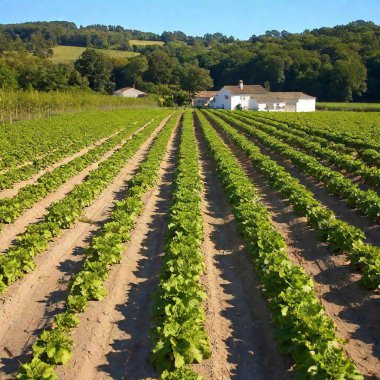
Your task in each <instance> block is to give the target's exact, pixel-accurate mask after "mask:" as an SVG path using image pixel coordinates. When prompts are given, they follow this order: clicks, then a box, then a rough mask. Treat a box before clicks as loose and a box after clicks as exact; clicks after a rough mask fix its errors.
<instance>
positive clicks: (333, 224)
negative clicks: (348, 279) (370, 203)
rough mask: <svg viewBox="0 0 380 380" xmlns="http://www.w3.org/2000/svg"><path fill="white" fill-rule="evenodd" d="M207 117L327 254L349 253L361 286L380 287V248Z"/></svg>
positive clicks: (225, 126) (216, 120)
mask: <svg viewBox="0 0 380 380" xmlns="http://www.w3.org/2000/svg"><path fill="white" fill-rule="evenodd" d="M207 116H208V117H209V118H210V120H212V121H213V123H214V125H215V126H217V127H218V128H220V129H221V130H223V131H224V132H225V133H226V135H228V136H229V137H230V138H231V140H232V141H233V142H234V143H235V144H236V145H237V146H238V147H239V148H241V149H242V150H243V151H244V152H245V154H246V155H247V156H248V157H249V159H250V160H251V162H252V164H253V166H254V167H255V168H256V169H257V170H259V171H260V172H261V173H263V174H264V176H265V177H266V178H267V179H268V182H269V183H270V185H271V186H272V187H274V188H275V189H277V190H279V191H280V193H281V194H282V196H283V197H284V198H286V199H287V200H288V201H289V202H290V203H291V204H292V205H293V208H294V211H295V212H296V213H297V214H299V215H302V216H306V217H307V218H308V221H309V223H310V225H311V226H312V227H313V228H315V229H316V230H317V231H318V233H319V239H320V240H321V241H324V242H327V243H329V247H330V249H331V251H342V252H346V253H348V254H349V258H350V260H351V263H352V264H354V265H357V266H358V267H360V269H361V271H362V278H361V283H362V284H363V285H364V286H366V287H368V288H378V287H379V286H380V247H376V246H372V245H368V244H365V243H364V239H365V235H364V232H363V231H362V230H360V229H358V228H356V227H354V226H352V225H350V224H348V223H345V222H344V221H342V220H338V219H336V217H335V215H334V213H333V212H332V211H331V210H329V209H327V208H326V207H324V206H323V205H322V204H321V203H320V202H319V201H317V200H316V199H315V198H314V195H313V193H312V192H310V191H309V190H308V189H307V188H306V187H305V186H303V185H302V184H300V183H299V181H298V180H297V179H296V178H294V177H292V176H291V175H290V174H289V173H288V172H287V171H286V170H285V169H284V168H283V167H282V166H281V165H279V164H277V163H276V162H275V161H273V160H271V159H270V158H269V157H268V156H266V155H264V154H262V153H261V151H260V149H259V148H258V147H257V146H255V145H254V143H252V142H251V141H249V140H248V139H247V138H246V137H244V136H243V135H242V134H241V133H239V132H238V131H236V129H234V128H233V127H231V126H230V125H228V124H227V123H226V122H224V121H223V120H222V119H220V118H218V117H217V116H215V115H214V114H210V113H208V114H207Z"/></svg>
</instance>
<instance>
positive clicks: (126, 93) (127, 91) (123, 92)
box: [113, 87, 147, 98]
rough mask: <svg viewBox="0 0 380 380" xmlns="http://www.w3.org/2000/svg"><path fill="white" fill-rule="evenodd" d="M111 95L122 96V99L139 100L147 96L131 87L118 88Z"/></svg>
mask: <svg viewBox="0 0 380 380" xmlns="http://www.w3.org/2000/svg"><path fill="white" fill-rule="evenodd" d="M113 94H114V95H115V96H123V97H124V98H141V97H143V96H146V95H147V94H146V93H145V92H142V91H139V90H137V89H136V88H133V87H124V88H120V89H119V90H116V91H115V92H114V93H113Z"/></svg>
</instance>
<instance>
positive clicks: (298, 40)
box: [0, 20, 380, 102]
mask: <svg viewBox="0 0 380 380" xmlns="http://www.w3.org/2000/svg"><path fill="white" fill-rule="evenodd" d="M137 41H138V42H137ZM62 45H63V46H65V47H61V46H62ZM57 46H58V47H57ZM72 46H76V47H77V48H78V49H76V50H75V54H74V48H72ZM80 48H82V49H84V48H95V49H103V50H104V51H105V52H107V53H106V54H111V55H115V54H118V57H126V56H128V57H132V55H133V54H129V55H128V54H127V53H125V52H130V53H132V52H133V53H140V54H141V56H142V57H143V58H141V59H140V60H137V61H135V62H133V63H131V64H129V66H128V67H113V70H111V71H112V72H111V74H110V80H111V81H113V82H114V84H115V86H116V87H121V86H126V85H133V84H135V85H139V86H140V87H142V88H143V89H144V90H146V91H149V92H160V91H162V90H160V89H158V88H157V86H158V87H159V86H162V85H166V86H169V87H171V90H170V91H172V90H173V86H174V87H176V86H177V87H180V88H181V89H183V90H185V91H190V92H196V91H199V90H204V89H208V88H215V89H219V88H221V87H222V86H223V85H224V84H235V83H237V82H238V80H240V79H242V80H244V82H245V83H255V84H261V85H263V86H265V87H267V88H270V89H271V90H272V91H302V92H305V93H308V94H310V95H313V96H316V97H317V98H318V100H319V101H343V102H347V101H353V100H354V101H367V102H368V101H370V102H373V101H380V26H379V25H376V24H375V23H373V22H366V21H362V20H358V21H354V22H351V23H349V24H347V25H338V26H336V27H333V28H326V27H322V28H318V29H313V30H305V31H304V32H302V33H289V32H287V31H281V32H280V31H277V30H269V31H267V32H266V33H265V34H263V35H260V36H256V35H252V36H251V38H250V39H249V41H238V40H235V39H234V38H233V37H227V36H225V35H223V34H222V33H213V34H211V33H207V34H205V35H204V36H201V37H199V36H188V35H186V34H185V33H183V32H181V31H175V32H163V33H162V34H161V35H158V34H155V33H150V32H142V31H138V30H131V29H125V28H123V27H121V26H106V25H90V26H86V27H82V26H81V27H77V26H76V25H75V24H74V23H70V22H64V21H60V22H58V21H57V22H35V23H24V24H13V25H0V51H22V50H26V51H28V52H31V53H32V54H34V55H35V56H36V57H39V58H41V59H43V58H44V57H49V56H51V55H52V54H53V58H52V60H53V62H69V61H70V62H71V61H72V60H74V59H75V58H77V57H78V53H79V52H80V51H81V50H80ZM64 49H68V51H69V53H68V54H66V52H65V53H64V54H63V55H62V54H61V53H62V51H63V50H64ZM109 49H112V50H111V51H112V53H109V52H108V50H109ZM70 50H72V51H70ZM117 50H120V51H122V52H121V53H116V51H117ZM54 51H55V52H56V55H55V57H54ZM67 57H70V58H67ZM18 61H19V60H18ZM49 61H50V60H49ZM3 65H6V68H5V69H4V70H5V71H6V72H7V75H5V77H7V76H9V75H10V76H11V77H12V78H10V79H9V78H8V79H7V80H5V79H2V81H3V83H2V85H3V86H4V83H5V85H6V86H8V85H10V84H11V85H18V86H20V87H22V88H24V87H26V85H25V84H22V83H21V84H20V75H19V74H18V73H17V72H18V71H19V70H21V69H20V67H18V66H17V65H16V66H17V67H16V68H15V64H14V62H10V63H8V62H7V61H5V62H4V63H3ZM39 65H41V66H44V68H45V69H44V70H47V71H49V72H50V71H56V69H54V68H51V67H49V66H47V65H46V64H44V63H43V62H40V63H39ZM46 66H47V67H46ZM15 70H16V71H17V72H15V73H14V75H11V74H8V72H9V71H11V72H14V71H15ZM27 70H29V68H28V69H27ZM70 75H71V74H70ZM73 75H74V76H75V77H77V74H76V73H74V74H73ZM2 78H4V74H3V75H2ZM16 82H18V83H17V84H16ZM78 82H80V83H81V81H80V80H79V81H78V80H75V81H74V83H78ZM67 83H68V85H69V86H70V84H69V81H67ZM27 86H32V87H33V88H35V89H42V90H45V89H46V88H45V87H46V86H45V85H38V84H34V83H28V84H27ZM44 86H45V87H44ZM59 88H60V86H55V85H54V86H53V89H59ZM109 88H111V87H109ZM49 89H50V88H49ZM165 91H166V90H165ZM165 91H164V92H165ZM167 91H169V90H167ZM167 91H166V92H167ZM166 95H170V94H166Z"/></svg>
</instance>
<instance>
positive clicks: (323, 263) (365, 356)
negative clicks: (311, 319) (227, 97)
mask: <svg viewBox="0 0 380 380" xmlns="http://www.w3.org/2000/svg"><path fill="white" fill-rule="evenodd" d="M220 135H221V137H222V138H223V139H224V141H225V142H226V144H227V145H228V146H229V147H230V148H231V149H232V151H233V152H234V154H235V156H236V157H237V158H238V160H239V162H240V163H241V165H242V167H243V168H244V169H245V171H246V173H247V174H248V175H249V176H250V178H252V181H253V183H254V184H255V186H256V188H257V189H258V191H259V192H260V195H261V199H262V201H263V202H264V204H265V205H266V206H267V207H268V209H269V210H270V212H271V216H272V221H273V223H274V225H275V226H276V228H277V229H278V231H279V232H280V233H281V234H282V235H283V237H284V238H285V240H286V243H287V251H288V254H289V257H290V258H291V259H292V261H293V262H294V263H295V264H297V265H300V266H302V267H303V268H304V269H305V271H306V272H307V273H308V274H309V275H310V276H312V278H313V280H314V282H315V291H316V294H317V296H318V297H319V298H320V300H321V302H322V304H323V306H324V307H325V309H326V312H327V314H328V315H329V316H330V318H332V320H333V321H334V323H335V325H336V326H337V334H338V336H340V337H341V338H343V339H347V340H348V341H347V344H346V345H345V350H346V352H347V354H348V355H349V356H350V357H351V358H352V359H353V360H354V361H355V363H356V365H357V366H358V368H359V370H360V371H361V372H362V373H363V375H365V377H366V379H375V378H380V320H379V315H380V302H379V301H380V294H379V293H378V292H370V291H367V290H365V289H363V288H362V287H360V286H359V284H358V280H359V278H360V274H359V273H358V272H354V271H352V270H351V269H350V267H349V263H348V262H347V259H346V257H345V256H344V255H342V254H340V255H331V254H330V253H329V251H328V249H327V245H326V244H323V243H320V242H319V241H318V240H317V233H316V231H314V230H313V229H311V228H310V227H309V226H308V224H307V220H306V218H302V217H299V216H297V215H296V214H295V213H294V211H293V209H292V208H291V206H289V204H288V203H287V202H286V200H283V199H282V198H281V196H280V194H279V192H278V191H276V190H274V189H272V188H271V187H270V185H269V184H268V182H267V181H266V179H265V178H264V176H263V175H261V174H260V173H259V172H258V171H256V170H255V169H254V168H253V166H252V164H251V162H250V160H249V159H247V157H246V156H245V154H244V153H243V152H242V151H240V150H239V149H238V148H236V147H235V146H234V145H233V144H232V143H231V141H230V140H229V139H228V138H227V137H226V136H225V135H223V134H222V133H220Z"/></svg>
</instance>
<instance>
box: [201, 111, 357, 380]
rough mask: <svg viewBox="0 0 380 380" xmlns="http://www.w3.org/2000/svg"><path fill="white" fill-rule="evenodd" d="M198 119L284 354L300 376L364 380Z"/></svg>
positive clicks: (234, 165) (248, 187)
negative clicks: (291, 361)
mask: <svg viewBox="0 0 380 380" xmlns="http://www.w3.org/2000/svg"><path fill="white" fill-rule="evenodd" d="M197 119H198V121H199V123H200V126H201V129H202V131H203V135H204V137H205V139H206V141H207V144H208V146H209V148H210V150H211V154H212V156H213V157H214V159H215V161H216V163H217V168H218V175H219V177H220V179H221V180H222V184H223V186H224V189H225V191H226V193H227V195H228V197H229V200H230V203H231V205H232V208H233V212H234V215H235V218H236V221H237V223H238V228H239V232H240V233H241V235H242V236H243V238H244V242H245V247H246V250H247V251H248V253H249V254H250V256H251V258H252V261H253V263H254V265H255V268H256V269H257V271H258V274H259V277H260V280H261V283H262V285H263V292H264V294H265V296H266V297H267V299H268V303H269V306H270V308H271V309H272V315H273V320H274V323H275V326H276V327H277V330H276V333H275V337H276V339H278V340H279V341H280V343H281V349H282V352H283V353H285V354H290V355H291V356H292V357H293V359H294V361H295V371H296V378H299V379H352V380H354V379H355V380H358V379H362V378H363V377H362V376H361V375H360V373H359V372H358V370H357V368H356V367H355V365H354V364H353V362H352V361H351V360H350V359H348V358H347V357H346V355H345V353H344V351H343V349H342V348H341V344H340V343H341V342H340V340H339V339H338V338H337V337H336V334H335V327H334V324H333V322H332V320H331V319H330V318H329V317H328V316H326V314H325V311H324V309H323V307H322V305H321V304H320V303H319V301H318V299H317V297H316V296H315V294H314V291H313V281H312V279H311V278H310V277H309V276H307V275H306V274H305V272H304V271H303V269H302V268H300V267H298V266H296V265H294V264H292V262H291V261H290V259H289V257H288V255H287V254H286V245H285V242H284V239H283V238H282V236H281V235H280V233H279V232H277V231H276V229H275V228H274V227H273V225H272V223H271V221H270V215H269V212H268V210H267V209H266V207H265V206H264V205H263V204H262V203H261V202H260V197H259V194H258V193H257V191H256V189H255V188H254V186H253V185H252V183H251V181H250V180H249V178H248V177H247V175H246V174H245V172H244V171H243V169H242V168H241V167H240V165H239V163H238V161H237V159H236V158H235V157H234V156H233V154H232V152H231V151H230V150H229V149H228V148H227V147H226V146H225V145H224V143H223V141H222V139H221V138H220V137H219V136H218V134H217V133H216V131H215V130H214V129H213V128H212V127H211V125H210V124H209V122H208V121H207V120H206V118H205V116H204V115H203V114H201V113H200V112H198V111H197Z"/></svg>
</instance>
